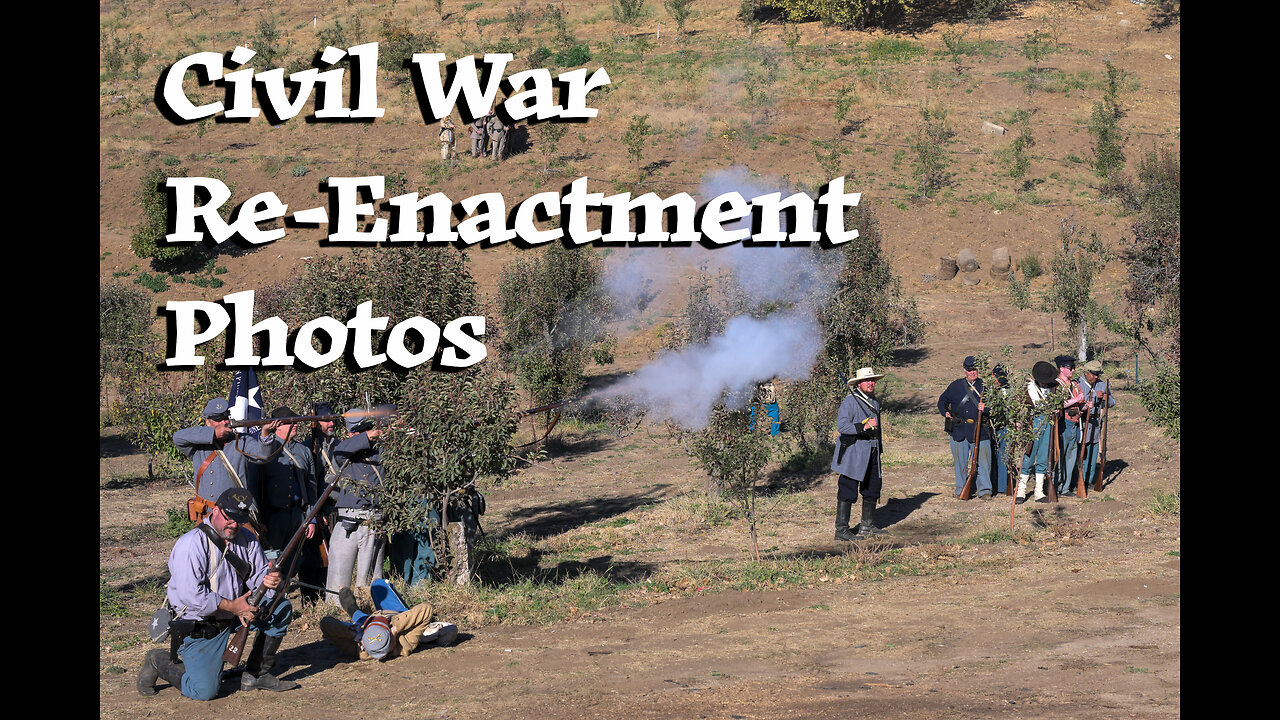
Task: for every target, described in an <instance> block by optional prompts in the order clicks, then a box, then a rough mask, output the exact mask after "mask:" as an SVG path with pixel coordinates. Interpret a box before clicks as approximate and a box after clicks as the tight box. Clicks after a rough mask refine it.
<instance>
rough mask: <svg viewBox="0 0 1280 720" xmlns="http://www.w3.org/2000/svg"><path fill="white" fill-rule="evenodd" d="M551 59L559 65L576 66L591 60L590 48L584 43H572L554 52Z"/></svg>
mask: <svg viewBox="0 0 1280 720" xmlns="http://www.w3.org/2000/svg"><path fill="white" fill-rule="evenodd" d="M552 60H553V61H554V62H555V64H557V65H560V66H561V67H577V66H578V65H585V64H587V63H589V62H591V48H589V47H587V46H586V45H585V44H579V45H573V46H571V47H568V48H565V49H564V50H561V51H560V52H558V53H556V54H555V55H554V56H553V57H552Z"/></svg>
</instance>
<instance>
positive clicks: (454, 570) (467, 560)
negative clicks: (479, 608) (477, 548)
mask: <svg viewBox="0 0 1280 720" xmlns="http://www.w3.org/2000/svg"><path fill="white" fill-rule="evenodd" d="M448 533H449V550H450V551H451V553H452V555H453V567H451V568H450V569H449V579H450V580H452V581H453V583H454V584H455V585H466V584H468V583H470V582H471V543H469V542H468V541H467V531H466V529H465V528H464V527H463V525H462V523H460V522H452V523H449V529H448Z"/></svg>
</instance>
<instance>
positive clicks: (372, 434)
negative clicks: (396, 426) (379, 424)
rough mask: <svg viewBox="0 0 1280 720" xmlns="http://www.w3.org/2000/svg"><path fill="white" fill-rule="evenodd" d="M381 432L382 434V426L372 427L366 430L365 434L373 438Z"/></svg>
mask: <svg viewBox="0 0 1280 720" xmlns="http://www.w3.org/2000/svg"><path fill="white" fill-rule="evenodd" d="M381 434H382V428H373V429H372V430H368V431H366V432H365V435H368V436H369V439H370V440H373V439H374V438H376V437H378V436H379V435H381Z"/></svg>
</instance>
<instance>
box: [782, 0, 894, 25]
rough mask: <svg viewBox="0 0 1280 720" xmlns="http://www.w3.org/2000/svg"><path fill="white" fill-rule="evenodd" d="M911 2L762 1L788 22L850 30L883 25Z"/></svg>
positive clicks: (852, 0)
mask: <svg viewBox="0 0 1280 720" xmlns="http://www.w3.org/2000/svg"><path fill="white" fill-rule="evenodd" d="M914 4H915V0H764V2H763V5H764V7H771V8H777V9H778V10H781V11H782V14H783V16H784V17H786V19H788V20H790V21H791V22H803V21H806V20H821V21H822V22H823V24H824V25H836V26H838V27H841V28H844V29H845V30H850V29H853V28H859V29H862V28H865V27H867V26H868V25H883V24H885V23H886V22H889V21H892V20H895V19H897V18H900V17H902V16H903V15H905V14H906V13H908V12H910V11H911V8H912V6H913V5H914Z"/></svg>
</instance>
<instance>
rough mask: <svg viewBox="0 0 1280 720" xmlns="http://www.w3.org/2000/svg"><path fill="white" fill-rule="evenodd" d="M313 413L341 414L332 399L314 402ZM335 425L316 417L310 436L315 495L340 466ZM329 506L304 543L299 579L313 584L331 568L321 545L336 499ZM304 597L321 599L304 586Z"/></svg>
mask: <svg viewBox="0 0 1280 720" xmlns="http://www.w3.org/2000/svg"><path fill="white" fill-rule="evenodd" d="M311 414H312V415H314V416H317V417H323V416H330V417H331V416H334V415H337V413H335V412H334V411H333V405H332V404H330V403H329V402H328V401H321V402H318V403H314V404H312V406H311ZM334 425H335V422H334V421H333V420H317V421H315V422H314V423H312V425H311V434H310V435H309V436H308V437H307V440H306V446H307V451H308V452H309V453H310V454H311V466H312V467H313V468H315V474H314V475H313V476H312V477H311V480H312V483H313V485H312V487H311V488H310V490H309V492H310V493H311V497H313V498H319V497H320V493H322V492H324V488H325V487H327V486H328V485H329V484H330V483H332V482H333V478H334V472H335V471H336V470H337V467H338V466H337V463H336V462H335V461H334V459H333V446H334V445H337V444H338V438H337V435H336V433H335V427H334ZM335 492H336V491H335ZM325 506H326V507H323V508H321V509H320V512H319V513H317V514H316V519H317V521H316V532H315V535H313V536H310V537H308V538H306V540H305V541H304V542H303V545H302V565H301V567H299V568H298V579H299V580H300V581H302V582H304V583H307V584H309V585H319V586H322V585H324V582H325V575H326V573H327V572H328V569H327V561H326V559H325V556H324V555H322V554H321V545H322V544H324V549H325V552H326V553H327V552H328V545H327V543H328V542H329V536H330V529H329V528H328V525H327V520H326V518H328V517H329V512H328V510H329V508H332V507H333V500H332V499H330V500H328V501H326V502H325ZM308 512H310V510H309V509H308ZM302 598H303V600H304V601H305V602H314V601H316V600H317V599H319V593H318V591H316V590H313V589H311V588H308V587H306V586H303V587H302Z"/></svg>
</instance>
